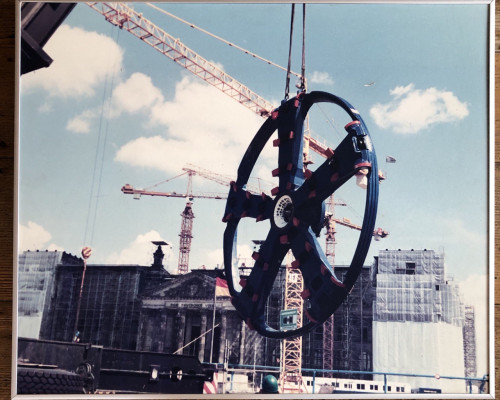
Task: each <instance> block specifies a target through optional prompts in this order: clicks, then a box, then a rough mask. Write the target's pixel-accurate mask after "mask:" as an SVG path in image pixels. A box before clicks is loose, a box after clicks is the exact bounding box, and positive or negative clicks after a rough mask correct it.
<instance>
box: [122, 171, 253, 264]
mask: <svg viewBox="0 0 500 400" xmlns="http://www.w3.org/2000/svg"><path fill="white" fill-rule="evenodd" d="M182 170H183V171H184V172H183V173H181V174H179V175H176V176H174V177H172V178H169V179H166V180H164V181H162V182H160V183H157V184H156V185H154V186H153V188H154V187H156V186H158V185H161V184H163V183H167V182H169V181H171V180H173V179H176V178H179V177H181V176H183V175H187V176H188V183H187V189H186V192H185V193H177V192H159V191H155V190H149V189H136V188H134V187H133V186H132V185H130V184H128V183H127V184H125V185H124V186H122V189H121V191H122V192H123V193H124V194H131V195H133V196H134V199H136V200H139V199H140V198H141V196H143V195H145V196H159V197H176V198H185V199H186V206H185V208H184V210H183V211H182V213H181V217H182V220H181V230H180V233H179V237H180V240H179V262H178V273H179V274H185V273H187V272H188V270H189V254H190V252H191V239H192V238H193V219H194V213H193V202H192V200H193V199H214V200H226V199H227V194H226V193H207V192H197V193H193V176H194V175H198V176H201V177H203V178H205V179H208V180H211V181H213V182H216V183H218V184H220V185H223V186H229V182H230V181H231V180H232V178H231V177H229V176H227V175H222V174H218V173H216V172H213V171H210V170H208V169H205V168H202V167H199V166H196V165H194V164H187V165H186V167H184V168H182ZM247 189H248V191H249V192H250V193H253V194H257V193H261V192H262V190H261V187H257V186H254V185H248V186H247Z"/></svg>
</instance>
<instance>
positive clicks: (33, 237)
mask: <svg viewBox="0 0 500 400" xmlns="http://www.w3.org/2000/svg"><path fill="white" fill-rule="evenodd" d="M50 239H52V235H51V234H50V232H48V231H47V230H46V229H45V228H44V227H43V226H41V225H38V224H37V223H35V222H33V221H28V224H27V225H19V251H26V250H51V251H54V250H58V251H60V250H63V249H62V248H61V247H60V246H57V245H56V244H54V243H50V244H47V243H48V242H49V241H50Z"/></svg>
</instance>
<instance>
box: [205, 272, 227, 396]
mask: <svg viewBox="0 0 500 400" xmlns="http://www.w3.org/2000/svg"><path fill="white" fill-rule="evenodd" d="M217 279H219V278H217ZM224 282H225V281H224ZM216 393H217V372H214V379H213V380H212V381H211V382H210V381H206V382H205V383H204V384H203V394H216Z"/></svg>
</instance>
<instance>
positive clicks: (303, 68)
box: [285, 3, 306, 101]
mask: <svg viewBox="0 0 500 400" xmlns="http://www.w3.org/2000/svg"><path fill="white" fill-rule="evenodd" d="M294 19H295V3H292V14H291V17H290V43H289V47H288V67H287V71H286V83H285V101H286V100H288V97H289V93H290V75H291V73H292V71H291V63H292V45H293V24H294ZM297 76H298V77H299V79H300V80H299V83H298V85H297V88H298V89H299V90H300V91H302V92H305V90H306V78H305V76H306V4H305V3H303V4H302V66H301V74H300V75H297Z"/></svg>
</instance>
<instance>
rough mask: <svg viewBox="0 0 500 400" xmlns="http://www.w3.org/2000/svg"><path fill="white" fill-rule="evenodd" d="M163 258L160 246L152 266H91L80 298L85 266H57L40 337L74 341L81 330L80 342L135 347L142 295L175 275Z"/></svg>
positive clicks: (86, 272) (119, 347) (114, 346)
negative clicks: (163, 263) (165, 264)
mask: <svg viewBox="0 0 500 400" xmlns="http://www.w3.org/2000/svg"><path fill="white" fill-rule="evenodd" d="M162 260H163V252H161V248H160V246H158V250H157V251H156V253H155V261H154V263H153V265H151V266H138V265H93V264H90V265H87V266H86V268H85V277H84V283H83V287H82V292H81V299H80V300H79V298H80V287H81V285H82V276H83V272H84V267H83V265H80V266H75V265H66V264H60V265H58V266H57V268H56V273H55V277H54V290H53V294H52V296H51V298H50V301H49V306H48V307H47V309H46V312H44V314H43V317H42V324H41V330H40V338H41V339H48V340H61V341H72V340H73V338H74V336H75V333H76V331H78V333H79V335H78V340H79V341H81V342H85V343H92V344H96V345H102V346H104V347H110V348H118V349H126V350H135V349H136V347H137V332H138V326H139V315H140V301H139V297H140V295H141V294H142V293H145V292H147V291H149V290H151V288H152V287H156V286H157V285H160V284H161V283H163V282H164V281H166V280H169V279H171V275H170V274H169V273H168V272H167V271H165V269H164V268H163V265H162ZM77 315H78V321H77V322H76V317H77ZM75 322H76V323H75Z"/></svg>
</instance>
